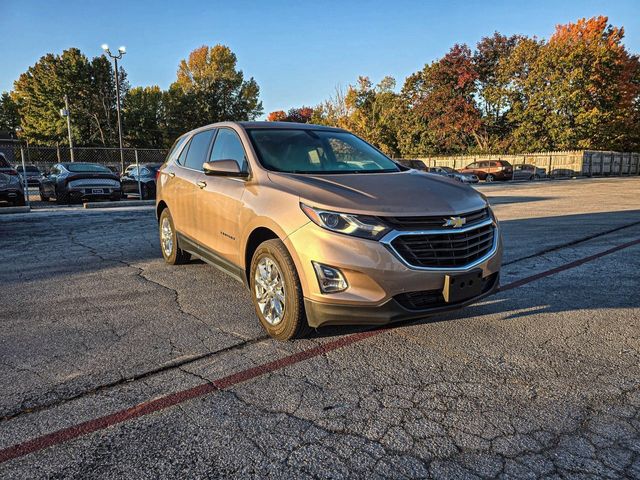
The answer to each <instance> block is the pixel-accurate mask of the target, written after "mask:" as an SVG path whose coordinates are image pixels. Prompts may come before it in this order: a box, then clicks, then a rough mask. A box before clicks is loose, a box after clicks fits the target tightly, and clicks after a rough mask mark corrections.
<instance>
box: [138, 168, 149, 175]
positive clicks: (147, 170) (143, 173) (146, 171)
mask: <svg viewBox="0 0 640 480" xmlns="http://www.w3.org/2000/svg"><path fill="white" fill-rule="evenodd" d="M150 173H151V172H149V169H148V168H145V167H142V168H141V169H140V176H141V177H146V176H148V175H149V174H150Z"/></svg>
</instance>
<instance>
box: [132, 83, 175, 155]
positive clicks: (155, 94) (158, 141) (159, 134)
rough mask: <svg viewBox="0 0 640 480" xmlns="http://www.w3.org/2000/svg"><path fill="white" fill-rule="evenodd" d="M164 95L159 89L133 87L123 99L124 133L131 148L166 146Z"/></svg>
mask: <svg viewBox="0 0 640 480" xmlns="http://www.w3.org/2000/svg"><path fill="white" fill-rule="evenodd" d="M163 99H164V94H163V92H162V90H160V87H158V86H152V87H135V88H132V89H130V90H129V91H128V92H127V95H126V97H125V98H124V105H123V112H124V133H125V136H126V140H127V145H130V146H132V147H144V148H162V147H164V146H165V145H166V144H167V141H168V140H167V138H166V117H165V107H164V103H163Z"/></svg>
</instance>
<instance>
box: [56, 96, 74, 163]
mask: <svg viewBox="0 0 640 480" xmlns="http://www.w3.org/2000/svg"><path fill="white" fill-rule="evenodd" d="M60 115H62V116H63V117H67V132H68V133H69V152H70V153H71V161H72V162H74V161H75V159H74V157H73V138H72V136H71V113H70V112H69V97H67V94H66V93H65V94H64V108H63V109H62V110H60Z"/></svg>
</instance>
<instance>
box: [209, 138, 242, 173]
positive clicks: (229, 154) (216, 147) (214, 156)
mask: <svg viewBox="0 0 640 480" xmlns="http://www.w3.org/2000/svg"><path fill="white" fill-rule="evenodd" d="M218 160H235V161H236V162H238V165H240V170H243V171H244V170H246V167H247V157H246V155H245V153H244V148H243V147H242V142H241V141H240V137H238V134H237V133H236V132H234V131H233V130H230V129H228V128H221V129H220V130H218V135H217V136H216V141H215V143H214V144H213V150H211V158H209V161H210V162H215V161H218Z"/></svg>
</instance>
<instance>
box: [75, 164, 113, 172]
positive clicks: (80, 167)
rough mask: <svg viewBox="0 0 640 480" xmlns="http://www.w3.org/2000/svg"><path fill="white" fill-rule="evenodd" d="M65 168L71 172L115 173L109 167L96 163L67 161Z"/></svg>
mask: <svg viewBox="0 0 640 480" xmlns="http://www.w3.org/2000/svg"><path fill="white" fill-rule="evenodd" d="M65 168H66V169H67V170H69V171H70V172H77V173H80V172H86V173H113V172H112V171H111V170H109V169H108V168H107V167H103V166H102V165H96V164H95V163H67V164H66V165H65Z"/></svg>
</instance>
